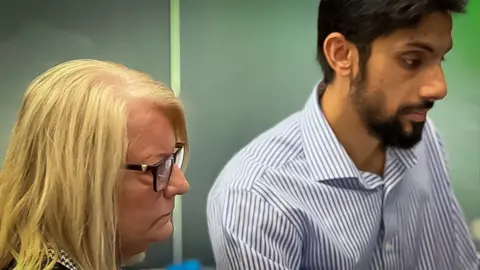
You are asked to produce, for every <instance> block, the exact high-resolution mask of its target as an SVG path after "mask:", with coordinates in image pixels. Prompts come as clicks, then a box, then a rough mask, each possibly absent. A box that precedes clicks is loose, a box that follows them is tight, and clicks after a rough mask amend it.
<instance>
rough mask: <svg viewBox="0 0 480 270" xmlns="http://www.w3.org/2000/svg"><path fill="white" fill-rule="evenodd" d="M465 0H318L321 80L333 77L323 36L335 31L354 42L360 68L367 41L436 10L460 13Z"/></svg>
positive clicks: (412, 23) (366, 54)
mask: <svg viewBox="0 0 480 270" xmlns="http://www.w3.org/2000/svg"><path fill="white" fill-rule="evenodd" d="M467 2H468V0H320V4H319V6H318V21H317V35H318V36H317V60H318V62H319V63H320V65H321V66H322V70H323V74H324V82H325V83H331V82H332V81H333V79H334V77H335V72H334V70H333V69H332V68H331V67H330V66H329V64H328V62H327V59H326V58H325V54H324V52H323V43H324V41H325V38H326V37H327V36H328V35H329V34H331V33H334V32H338V33H340V34H342V35H344V36H345V38H346V39H347V40H348V41H350V42H352V43H353V44H355V45H356V46H357V49H358V50H359V54H360V65H361V66H360V69H361V70H363V68H364V67H365V65H366V62H367V60H368V58H369V57H370V45H371V44H372V42H373V41H374V40H375V39H377V38H379V37H382V36H386V35H389V34H391V33H392V32H394V31H395V30H398V29H402V28H411V27H415V26H416V25H418V23H419V22H420V20H421V19H422V18H423V17H424V16H425V15H427V14H430V13H432V12H435V11H441V12H453V13H463V12H464V11H465V7H466V5H467Z"/></svg>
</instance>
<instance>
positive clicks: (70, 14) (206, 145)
mask: <svg viewBox="0 0 480 270" xmlns="http://www.w3.org/2000/svg"><path fill="white" fill-rule="evenodd" d="M317 4H318V0H302V1H291V0H229V1H225V0H223V1H221V0H181V1H180V0H171V1H170V0H137V1H131V0H130V1H129V0H83V1H63V0H44V1H34V0H0V14H1V15H0V60H1V61H2V63H1V65H0V161H2V160H3V155H4V151H5V148H6V146H7V144H8V140H9V137H10V132H11V127H12V125H13V122H14V120H15V117H16V113H17V110H18V108H19V105H20V102H21V98H22V95H23V93H24V91H25V89H26V86H27V84H28V83H29V82H30V81H31V80H33V79H34V78H35V77H36V76H37V75H39V74H40V73H41V72H43V71H45V70H46V69H48V68H50V67H52V66H53V65H55V64H58V63H60V62H64V61H67V60H71V59H76V58H96V59H100V60H110V61H115V62H119V63H122V64H124V65H126V66H128V67H131V68H134V69H138V70H141V71H144V72H146V73H149V74H152V75H153V76H154V77H155V78H156V79H158V80H161V81H163V82H165V83H167V84H172V78H173V79H174V80H175V82H173V84H174V86H177V88H178V89H175V90H179V86H180V84H181V93H180V97H181V99H182V100H183V102H184V105H185V108H186V113H187V120H188V129H189V135H190V140H191V146H192V156H191V160H190V165H189V168H188V170H187V178H188V179H189V181H190V183H191V190H190V192H189V193H188V194H187V195H185V196H184V197H183V199H182V200H183V201H182V206H183V207H182V208H183V210H182V212H181V213H179V214H178V213H177V216H178V215H181V217H182V220H183V224H182V225H181V226H180V228H178V227H177V228H176V230H177V233H178V235H181V236H182V238H178V235H177V240H179V241H180V242H181V244H182V245H181V246H176V247H177V248H176V249H175V252H176V253H177V254H176V258H177V259H178V258H182V259H191V258H194V259H198V260H200V261H201V263H202V264H203V265H207V266H214V259H213V254H212V250H211V247H210V242H209V237H208V233H207V224H206V214H205V203H206V197H207V193H208V190H209V188H210V186H211V185H212V183H213V181H214V180H215V177H216V175H217V174H218V172H219V171H220V170H221V168H222V167H223V165H224V164H225V163H226V162H227V160H228V159H229V158H230V157H231V156H232V155H233V154H234V153H235V152H236V151H238V150H239V149H240V148H241V147H242V146H244V145H245V144H246V143H248V142H249V141H250V140H251V139H252V138H254V137H255V136H256V135H258V134H259V133H260V132H262V131H264V130H265V129H267V128H269V127H270V126H272V125H273V124H275V123H276V122H278V121H280V120H281V119H283V118H284V117H286V116H287V115H288V114H290V113H292V112H294V111H296V110H299V109H300V108H301V107H302V106H303V103H304V102H305V101H306V99H307V97H308V95H309V93H310V92H311V91H312V89H313V87H314V85H315V84H316V83H317V82H318V81H319V80H320V79H321V78H322V75H321V71H320V68H319V66H318V65H317V64H316V62H315V46H316V12H317V11H316V9H317ZM171 5H175V6H177V7H178V9H175V11H174V12H175V14H174V16H175V18H177V16H178V15H179V16H180V20H179V23H180V24H179V25H178V24H177V23H178V21H175V20H173V23H174V24H176V25H174V26H172V25H171V19H172V17H171V12H170V8H171ZM175 18H174V19H175ZM479 18H480V1H471V3H470V6H469V8H468V14H467V15H463V16H458V18H455V29H454V41H455V46H454V49H453V51H452V52H451V53H449V54H448V55H447V61H446V62H445V64H444V68H445V72H446V74H447V80H448V84H449V96H448V98H447V99H446V100H445V101H442V102H439V104H438V105H437V106H436V108H435V110H433V111H432V118H433V119H434V120H435V123H436V125H437V127H438V128H439V130H440V132H441V133H442V135H443V137H444V141H445V144H446V147H447V150H448V154H449V160H450V167H451V174H452V182H453V183H452V184H453V188H454V190H455V192H456V194H457V197H458V199H459V201H460V203H461V205H462V208H463V210H464V214H465V216H466V218H467V219H468V221H469V223H470V224H472V228H473V227H477V231H478V230H479V229H480V224H479V223H477V225H475V226H474V221H475V219H480V199H479V197H480V166H479V165H480V90H479V85H480V67H479V63H480V52H479V48H480V39H479V38H478V35H475V34H474V33H475V32H476V33H478V29H476V28H478V27H480V19H479ZM171 31H175V33H172V32H171ZM171 34H172V36H178V35H180V42H178V40H175V41H173V42H172V40H171V39H170V37H171ZM171 51H173V52H180V56H181V58H180V59H181V60H180V62H179V63H180V64H181V66H178V65H177V64H178V63H176V64H175V65H172V66H171V64H172V62H171V61H173V59H172V58H171ZM177 60H179V58H178V54H176V55H175V61H177ZM479 234H480V232H476V235H477V237H480V235H479ZM478 240H480V239H478ZM173 241H175V240H173ZM172 243H173V242H172V241H169V242H166V243H163V244H159V245H155V246H153V247H152V248H150V250H149V253H148V256H147V260H146V261H145V262H144V263H143V264H142V265H139V266H138V267H137V268H132V269H140V268H142V269H145V268H162V267H164V266H165V265H167V264H169V263H171V262H172V260H173V257H174V254H173V253H174V252H173V246H172ZM179 248H180V249H179ZM479 248H480V246H479ZM179 252H180V253H179Z"/></svg>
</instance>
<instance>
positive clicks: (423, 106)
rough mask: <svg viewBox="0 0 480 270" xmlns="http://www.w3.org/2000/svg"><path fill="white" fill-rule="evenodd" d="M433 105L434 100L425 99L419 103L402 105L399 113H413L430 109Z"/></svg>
mask: <svg viewBox="0 0 480 270" xmlns="http://www.w3.org/2000/svg"><path fill="white" fill-rule="evenodd" d="M434 105H435V102H433V101H429V100H425V101H423V102H422V103H420V104H412V105H404V106H402V107H401V108H400V110H399V113H400V114H409V113H415V112H418V111H426V110H430V109H431V108H433V106H434Z"/></svg>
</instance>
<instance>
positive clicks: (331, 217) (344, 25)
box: [207, 0, 478, 270]
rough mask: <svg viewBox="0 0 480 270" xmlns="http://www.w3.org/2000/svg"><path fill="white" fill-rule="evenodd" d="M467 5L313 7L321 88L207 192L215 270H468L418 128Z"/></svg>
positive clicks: (471, 253)
mask: <svg viewBox="0 0 480 270" xmlns="http://www.w3.org/2000/svg"><path fill="white" fill-rule="evenodd" d="M465 5H466V1H465V0H463V1H462V0H423V1H419V0H382V1H380V0H334V1H331V0H328V1H327V0H324V1H321V3H320V6H319V15H318V45H317V47H318V61H319V63H320V65H321V66H322V69H323V73H324V79H323V81H322V83H320V84H319V85H318V86H317V87H316V89H315V90H314V91H313V93H312V95H311V97H310V99H309V100H308V101H307V103H306V105H305V107H304V108H303V109H302V110H301V111H299V112H297V113H295V114H293V115H292V116H290V117H288V118H287V119H285V120H284V121H282V122H281V123H280V124H278V125H276V126H275V127H273V128H272V129H270V130H269V131H267V132H266V133H264V134H262V135H261V136H259V137H258V138H256V139H255V140H253V142H251V143H250V144H249V145H247V146H246V147H245V148H244V149H243V150H241V151H240V152H239V153H237V154H236V156H235V157H233V159H232V160H230V162H229V163H228V164H227V166H226V167H225V168H224V170H223V171H222V172H221V173H220V175H219V177H218V179H217V180H216V182H215V184H214V186H213V187H212V190H211V191H210V194H209V198H208V203H207V213H208V224H209V230H210V235H211V240H212V244H213V249H214V253H215V257H216V262H217V267H218V269H239V270H244V269H316V270H319V269H325V270H331V269H342V270H346V269H359V270H360V269H361V270H363V269H390V270H392V269H422V270H425V269H435V270H442V269H445V270H453V269H462V270H470V269H478V259H477V258H476V254H475V248H474V245H473V242H472V240H471V237H470V235H469V232H468V227H467V225H466V224H465V221H464V218H463V215H462V212H461V209H460V207H459V205H458V203H457V200H456V198H455V196H454V194H453V192H452V189H451V186H450V182H449V181H450V179H449V175H448V169H447V164H446V161H445V156H444V153H443V148H442V143H441V141H440V138H439V137H438V135H437V132H436V130H435V127H434V126H433V124H432V123H431V121H430V120H427V112H428V111H429V110H430V109H431V108H432V107H433V105H434V102H435V101H438V100H441V99H443V98H444V97H445V96H446V94H447V89H446V82H445V76H444V73H443V70H442V64H441V63H442V60H443V58H444V55H445V54H446V53H447V52H448V51H449V50H450V49H451V47H452V36H451V31H452V14H454V13H461V12H463V11H464V8H465Z"/></svg>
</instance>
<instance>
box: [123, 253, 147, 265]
mask: <svg viewBox="0 0 480 270" xmlns="http://www.w3.org/2000/svg"><path fill="white" fill-rule="evenodd" d="M146 257H147V255H146V254H145V252H142V253H139V254H136V255H133V256H131V257H130V258H128V259H126V260H124V261H123V263H122V265H123V266H134V265H136V264H139V263H142V262H143V261H144V260H145V258H146Z"/></svg>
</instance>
